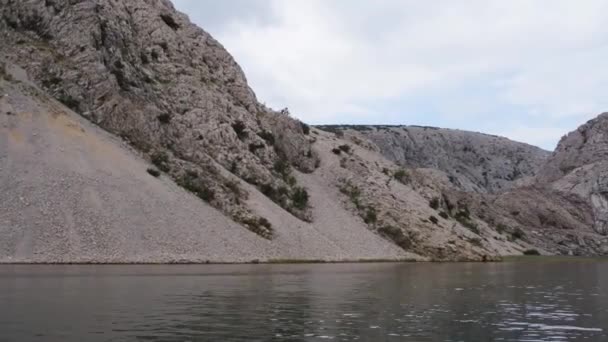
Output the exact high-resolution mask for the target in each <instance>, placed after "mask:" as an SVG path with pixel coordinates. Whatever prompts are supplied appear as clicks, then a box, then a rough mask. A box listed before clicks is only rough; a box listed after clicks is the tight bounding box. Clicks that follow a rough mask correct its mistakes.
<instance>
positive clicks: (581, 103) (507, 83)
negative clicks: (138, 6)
mask: <svg viewBox="0 0 608 342" xmlns="http://www.w3.org/2000/svg"><path fill="white" fill-rule="evenodd" d="M176 6H177V7H178V8H179V9H182V10H183V11H185V12H187V13H188V14H189V15H190V16H191V17H192V19H193V20H194V21H195V22H197V23H198V24H200V25H201V26H203V27H204V28H205V29H207V30H208V31H210V32H211V33H212V34H214V36H216V38H218V39H219V40H220V41H221V42H222V44H224V46H226V47H227V49H228V50H229V51H230V52H231V53H232V54H233V55H234V56H235V57H236V59H237V61H238V62H239V63H240V64H241V66H242V67H243V69H244V70H245V72H246V74H247V76H248V79H249V81H250V83H251V85H252V87H253V89H254V90H255V91H256V93H257V94H258V97H259V99H260V100H261V101H263V102H267V103H268V104H269V105H270V106H272V107H275V108H282V107H289V108H290V110H291V112H292V113H293V114H294V115H296V116H298V117H300V118H302V119H303V120H305V121H308V122H311V123H329V122H354V123H386V122H391V123H403V124H409V123H417V124H429V125H437V126H447V127H454V128H462V129H469V130H478V131H496V130H497V128H498V129H500V130H502V131H504V132H505V134H508V136H509V137H510V138H514V139H518V140H523V141H526V142H530V143H535V144H542V145H543V147H546V148H549V147H550V146H551V147H552V145H554V144H555V142H556V140H557V139H558V136H561V134H563V133H565V132H561V133H560V134H559V135H557V134H555V132H554V131H552V130H551V129H547V130H546V132H551V134H549V135H546V138H543V139H542V141H541V140H539V139H537V137H534V136H532V135H531V134H533V132H531V131H530V130H528V131H526V129H524V128H525V127H559V128H562V127H564V129H566V130H571V129H574V128H575V127H576V126H577V125H578V124H580V123H582V121H583V120H585V119H587V118H589V117H590V116H593V115H595V114H598V113H599V112H601V111H603V110H605V108H606V107H607V106H608V103H607V102H608V101H606V100H605V96H603V94H605V93H606V92H607V91H608V65H606V63H605V58H606V56H608V54H607V53H608V26H607V25H605V20H604V18H603V17H604V13H607V12H608V2H606V1H600V0H598V1H594V0H586V1H580V2H577V3H576V4H574V3H573V2H571V1H567V0H555V1H551V2H546V1H540V0H512V1H508V2H507V1H497V0H496V1H482V0H469V1H466V2H454V1H448V0H437V1H433V2H421V1H414V0H379V1H374V2H370V1H363V0H332V1H324V0H290V1H283V0H226V1H222V2H218V1H212V0H204V1H194V0H177V1H176ZM522 127H523V128H522ZM526 132H527V133H529V134H523V133H526Z"/></svg>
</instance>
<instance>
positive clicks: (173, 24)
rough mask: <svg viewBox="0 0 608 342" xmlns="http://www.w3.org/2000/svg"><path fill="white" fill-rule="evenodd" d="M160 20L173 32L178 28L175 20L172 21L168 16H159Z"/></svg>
mask: <svg viewBox="0 0 608 342" xmlns="http://www.w3.org/2000/svg"><path fill="white" fill-rule="evenodd" d="M160 18H161V19H162V20H163V21H164V22H165V24H167V26H169V27H170V28H172V29H173V30H174V31H177V29H179V28H180V26H179V24H178V23H177V22H175V19H173V17H172V16H170V15H168V14H161V15H160Z"/></svg>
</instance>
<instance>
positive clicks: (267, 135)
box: [258, 131, 274, 146]
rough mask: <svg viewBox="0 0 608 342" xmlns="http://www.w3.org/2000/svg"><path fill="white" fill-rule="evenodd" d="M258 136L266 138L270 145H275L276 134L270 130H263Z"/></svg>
mask: <svg viewBox="0 0 608 342" xmlns="http://www.w3.org/2000/svg"><path fill="white" fill-rule="evenodd" d="M258 136H259V137H260V138H262V139H264V141H266V143H267V144H268V145H270V146H272V145H274V135H273V134H272V132H269V131H261V132H259V133H258Z"/></svg>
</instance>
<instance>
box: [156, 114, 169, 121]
mask: <svg viewBox="0 0 608 342" xmlns="http://www.w3.org/2000/svg"><path fill="white" fill-rule="evenodd" d="M156 119H158V121H159V122H160V123H162V124H168V123H170V122H171V114H168V113H163V114H160V115H159V116H157V117H156Z"/></svg>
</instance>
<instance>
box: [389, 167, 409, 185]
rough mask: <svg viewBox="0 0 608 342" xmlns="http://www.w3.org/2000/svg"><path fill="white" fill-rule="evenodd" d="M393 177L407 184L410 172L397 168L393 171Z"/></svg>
mask: <svg viewBox="0 0 608 342" xmlns="http://www.w3.org/2000/svg"><path fill="white" fill-rule="evenodd" d="M393 177H395V179H396V180H398V181H399V182H400V183H402V184H406V185H407V184H409V183H410V174H409V173H408V172H407V171H406V170H404V169H399V170H397V171H395V174H393Z"/></svg>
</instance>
